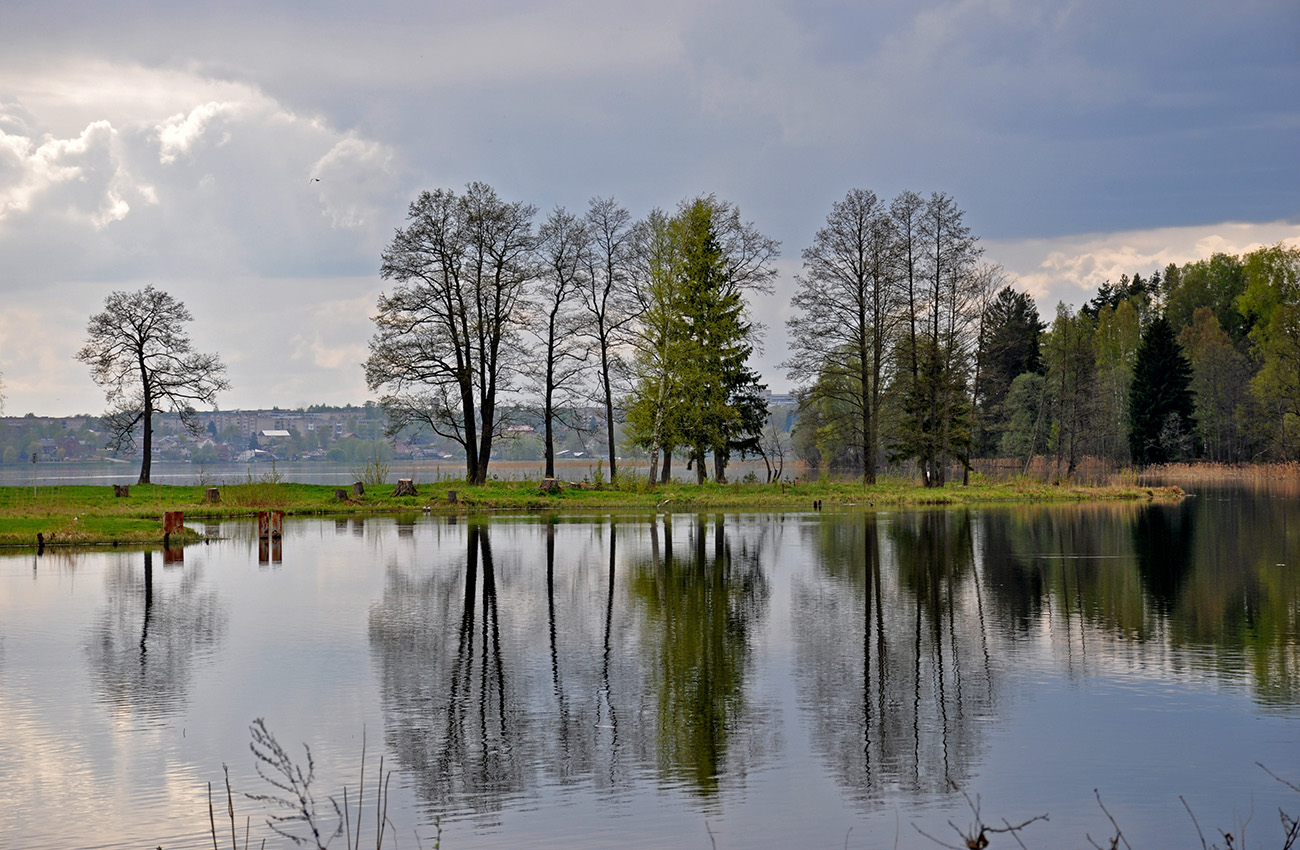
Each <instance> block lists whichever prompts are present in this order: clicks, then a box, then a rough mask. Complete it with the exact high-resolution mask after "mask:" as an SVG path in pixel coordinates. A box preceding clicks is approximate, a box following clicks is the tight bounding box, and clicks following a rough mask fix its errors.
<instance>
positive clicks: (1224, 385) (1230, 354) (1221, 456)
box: [1178, 307, 1250, 462]
mask: <svg viewBox="0 0 1300 850" xmlns="http://www.w3.org/2000/svg"><path fill="white" fill-rule="evenodd" d="M1178 340H1179V342H1180V344H1181V345H1182V348H1183V351H1184V352H1185V353H1186V354H1187V357H1188V360H1189V361H1190V362H1191V367H1192V379H1191V385H1190V387H1191V390H1192V392H1193V395H1194V398H1195V415H1196V434H1197V437H1198V438H1199V441H1200V443H1201V445H1202V446H1203V447H1204V455H1205V457H1207V458H1208V459H1210V460H1213V461H1219V462H1235V461H1242V460H1245V459H1246V457H1247V454H1246V449H1247V444H1246V434H1245V431H1244V430H1243V428H1242V422H1241V413H1242V412H1244V411H1245V410H1246V402H1247V393H1248V391H1249V379H1250V362H1249V360H1248V359H1247V358H1246V356H1245V355H1244V354H1242V353H1241V352H1240V351H1238V350H1237V348H1236V347H1235V346H1234V345H1233V343H1232V340H1231V338H1230V337H1229V336H1228V334H1226V333H1225V332H1224V331H1223V329H1222V328H1221V327H1220V326H1219V320H1218V318H1217V317H1216V316H1215V314H1214V312H1213V311H1212V310H1211V309H1210V308H1209V307H1201V308H1199V309H1198V310H1197V311H1196V313H1195V315H1194V316H1193V319H1192V323H1191V325H1189V326H1188V327H1185V328H1183V330H1182V333H1180V334H1179V335H1178Z"/></svg>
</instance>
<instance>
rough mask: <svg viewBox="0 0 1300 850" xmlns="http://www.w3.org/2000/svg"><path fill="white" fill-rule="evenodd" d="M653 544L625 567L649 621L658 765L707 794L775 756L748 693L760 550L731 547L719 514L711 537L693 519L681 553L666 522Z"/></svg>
mask: <svg viewBox="0 0 1300 850" xmlns="http://www.w3.org/2000/svg"><path fill="white" fill-rule="evenodd" d="M650 535H651V537H650V539H651V551H650V557H649V558H648V559H646V558H644V557H643V558H640V559H638V560H634V561H633V563H632V564H631V572H632V578H631V591H632V595H633V597H634V598H635V599H636V600H637V601H639V602H640V603H641V605H642V606H643V608H644V609H645V612H646V619H645V635H646V638H645V642H644V645H645V650H644V651H645V653H646V654H647V656H648V657H647V659H646V667H647V673H648V675H649V677H650V684H649V687H650V689H651V690H652V691H653V692H654V694H655V714H656V749H657V754H658V765H659V769H660V771H661V772H663V773H664V774H666V775H668V776H670V777H674V778H676V779H677V780H680V781H684V782H686V783H687V785H688V786H689V787H691V788H693V789H695V790H697V791H699V792H700V793H702V794H705V795H708V794H712V793H714V792H715V791H716V790H717V788H718V782H719V778H720V777H721V776H723V775H724V774H729V775H732V776H742V775H743V774H744V773H745V771H746V770H747V769H748V767H749V765H750V764H751V763H752V762H755V761H758V760H761V759H762V758H763V754H764V753H765V752H767V751H768V750H769V749H770V748H771V747H770V745H769V743H768V742H767V741H766V738H767V735H768V734H769V732H770V726H771V724H770V721H769V720H768V719H767V718H765V717H764V716H763V712H762V711H759V710H756V709H755V708H754V707H753V706H751V700H750V697H749V694H748V688H747V684H746V677H747V674H748V673H749V668H750V666H751V646H750V640H751V638H750V636H751V633H752V632H753V631H754V630H755V629H756V628H757V627H758V625H759V623H758V621H759V620H760V619H761V618H762V616H763V614H764V612H765V611H766V607H767V601H768V595H769V589H768V581H767V577H766V575H765V573H764V571H763V565H762V562H761V559H760V557H759V547H758V546H757V545H754V546H750V545H747V544H748V542H749V541H747V540H743V539H742V540H738V541H733V539H732V538H731V537H730V536H729V535H728V534H727V530H726V525H725V521H724V518H723V517H722V516H721V515H719V516H717V517H715V519H714V522H713V526H712V533H710V528H709V524H708V522H707V518H706V517H705V516H704V515H703V514H700V515H697V516H695V517H694V518H693V521H692V522H691V523H690V524H689V525H688V527H687V532H686V537H687V539H686V541H685V545H684V546H683V547H681V549H680V550H679V549H678V547H677V545H676V541H675V539H674V525H673V519H672V517H669V516H666V517H664V520H663V542H662V544H661V543H660V528H659V525H658V523H657V522H656V523H653V524H652V525H651V528H650ZM710 544H711V545H710Z"/></svg>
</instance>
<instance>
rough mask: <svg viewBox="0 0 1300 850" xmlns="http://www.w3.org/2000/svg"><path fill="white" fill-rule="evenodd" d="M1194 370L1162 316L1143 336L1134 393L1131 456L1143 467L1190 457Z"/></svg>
mask: <svg viewBox="0 0 1300 850" xmlns="http://www.w3.org/2000/svg"><path fill="white" fill-rule="evenodd" d="M1191 375H1192V368H1191V366H1190V365H1189V364H1188V362H1187V358H1186V357H1184V356H1183V352H1182V349H1181V348H1180V347H1179V345H1178V341H1177V339H1175V338H1174V331H1173V328H1172V327H1171V326H1170V324H1169V322H1168V321H1167V320H1166V319H1165V318H1164V317H1163V316H1161V317H1160V318H1159V319H1156V320H1155V321H1154V322H1152V323H1151V326H1150V327H1148V328H1147V330H1146V333H1144V334H1143V335H1142V343H1141V345H1139V346H1138V350H1137V361H1136V363H1135V364H1134V366H1133V384H1132V387H1131V388H1130V390H1129V438H1128V439H1129V451H1130V452H1131V453H1132V455H1133V462H1134V463H1135V464H1137V465H1139V466H1146V465H1148V464H1157V463H1166V462H1168V461H1169V460H1172V459H1174V458H1177V457H1179V456H1180V455H1182V454H1185V453H1186V449H1187V443H1188V435H1189V434H1191V429H1192V391H1191V388H1190V387H1191Z"/></svg>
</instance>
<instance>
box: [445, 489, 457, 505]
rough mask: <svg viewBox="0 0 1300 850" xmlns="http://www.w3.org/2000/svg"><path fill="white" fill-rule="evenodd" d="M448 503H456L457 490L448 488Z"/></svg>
mask: <svg viewBox="0 0 1300 850" xmlns="http://www.w3.org/2000/svg"><path fill="white" fill-rule="evenodd" d="M447 504H449V505H454V504H456V491H455V490H448V491H447Z"/></svg>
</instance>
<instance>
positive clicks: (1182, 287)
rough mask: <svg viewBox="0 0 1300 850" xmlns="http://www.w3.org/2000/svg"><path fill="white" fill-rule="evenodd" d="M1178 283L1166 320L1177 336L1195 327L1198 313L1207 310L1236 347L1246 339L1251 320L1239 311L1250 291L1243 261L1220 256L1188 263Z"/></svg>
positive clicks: (1173, 288)
mask: <svg viewBox="0 0 1300 850" xmlns="http://www.w3.org/2000/svg"><path fill="white" fill-rule="evenodd" d="M1175 281H1176V282H1175V284H1174V285H1173V286H1171V287H1169V292H1168V295H1167V296H1166V301H1165V318H1166V319H1168V320H1169V323H1170V325H1172V326H1173V329H1174V331H1175V333H1181V332H1182V330H1183V328H1186V327H1190V326H1191V324H1192V322H1193V321H1194V319H1195V315H1196V311H1197V310H1199V309H1201V308H1207V309H1209V310H1210V311H1211V312H1212V313H1213V314H1214V318H1215V319H1216V320H1217V321H1218V323H1219V327H1220V328H1222V329H1223V331H1224V332H1225V333H1226V334H1227V335H1228V337H1229V338H1230V339H1231V340H1232V341H1233V342H1234V343H1240V342H1241V341H1242V340H1244V339H1245V338H1246V336H1247V334H1249V332H1250V326H1251V319H1250V317H1249V316H1247V315H1245V314H1243V313H1242V312H1241V311H1240V310H1239V309H1238V307H1237V302H1238V300H1239V299H1240V298H1241V295H1242V293H1243V292H1244V291H1245V287H1246V269H1245V265H1244V264H1243V263H1242V261H1241V258H1240V257H1235V256H1232V255H1230V254H1218V253H1216V254H1214V255H1213V256H1211V257H1210V258H1209V259H1208V260H1198V261H1197V262H1194V263H1188V264H1186V265H1185V266H1183V267H1182V268H1181V269H1179V271H1178V274H1177V276H1176V278H1175Z"/></svg>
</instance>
